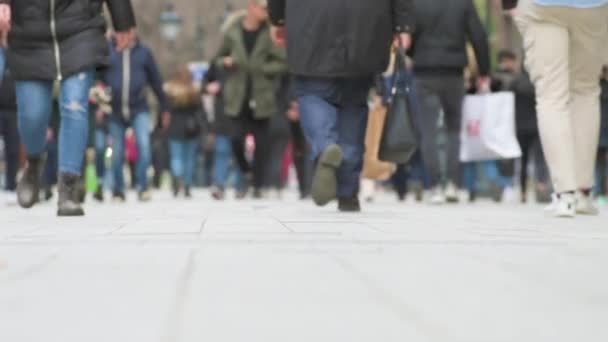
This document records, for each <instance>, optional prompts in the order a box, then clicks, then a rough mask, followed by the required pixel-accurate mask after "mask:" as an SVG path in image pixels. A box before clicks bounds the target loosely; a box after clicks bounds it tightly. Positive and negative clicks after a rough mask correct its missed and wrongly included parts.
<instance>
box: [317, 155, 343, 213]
mask: <svg viewBox="0 0 608 342" xmlns="http://www.w3.org/2000/svg"><path fill="white" fill-rule="evenodd" d="M340 164H342V149H341V148H340V146H338V145H335V144H333V145H329V146H328V147H327V148H326V149H325V151H323V153H322V154H321V156H320V157H319V161H318V163H317V169H316V171H315V176H314V178H313V180H312V199H313V201H314V202H315V204H316V205H318V206H321V207H322V206H325V205H327V204H328V203H329V202H331V201H333V200H335V199H336V197H337V193H338V179H337V176H336V170H337V169H338V168H339V167H340Z"/></svg>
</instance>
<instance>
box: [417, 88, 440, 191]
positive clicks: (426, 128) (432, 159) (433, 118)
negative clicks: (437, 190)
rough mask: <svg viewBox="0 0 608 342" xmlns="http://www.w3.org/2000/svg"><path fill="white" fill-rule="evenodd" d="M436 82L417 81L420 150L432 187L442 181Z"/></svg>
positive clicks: (438, 103)
mask: <svg viewBox="0 0 608 342" xmlns="http://www.w3.org/2000/svg"><path fill="white" fill-rule="evenodd" d="M434 83H435V80H433V79H424V78H419V79H418V80H417V81H416V89H417V91H418V97H419V100H420V101H419V104H420V115H419V117H418V123H419V129H420V152H421V154H422V160H423V162H424V166H425V168H426V171H427V174H428V177H429V181H430V186H431V187H436V186H438V185H439V182H440V181H441V167H440V163H439V153H438V147H437V137H438V135H439V129H438V121H439V112H440V111H441V101H440V98H439V95H438V94H437V93H436V91H435V90H434V87H433V85H434Z"/></svg>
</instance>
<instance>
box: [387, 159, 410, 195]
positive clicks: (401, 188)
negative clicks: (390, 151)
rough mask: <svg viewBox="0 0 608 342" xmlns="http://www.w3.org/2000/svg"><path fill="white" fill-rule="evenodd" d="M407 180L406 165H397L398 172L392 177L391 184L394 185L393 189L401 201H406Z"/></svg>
mask: <svg viewBox="0 0 608 342" xmlns="http://www.w3.org/2000/svg"><path fill="white" fill-rule="evenodd" d="M407 180H408V172H407V167H406V166H405V165H404V164H399V165H397V170H396V171H395V173H394V174H393V176H392V177H391V183H393V188H394V189H395V192H397V197H398V198H399V200H401V201H403V200H405V196H406V195H407Z"/></svg>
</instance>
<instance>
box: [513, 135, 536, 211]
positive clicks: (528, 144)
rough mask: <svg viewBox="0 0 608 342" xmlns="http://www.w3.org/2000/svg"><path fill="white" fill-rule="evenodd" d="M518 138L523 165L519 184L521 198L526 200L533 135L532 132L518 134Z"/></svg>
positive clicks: (523, 200)
mask: <svg viewBox="0 0 608 342" xmlns="http://www.w3.org/2000/svg"><path fill="white" fill-rule="evenodd" d="M517 140H518V141H519V145H520V146H521V167H520V170H519V186H520V189H521V200H522V202H525V201H526V198H527V195H528V163H529V160H530V152H531V150H532V142H533V136H532V137H531V136H530V134H523V133H522V134H518V135H517Z"/></svg>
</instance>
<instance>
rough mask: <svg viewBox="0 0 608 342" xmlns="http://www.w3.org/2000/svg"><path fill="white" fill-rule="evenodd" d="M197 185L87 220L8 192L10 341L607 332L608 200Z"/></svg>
mask: <svg viewBox="0 0 608 342" xmlns="http://www.w3.org/2000/svg"><path fill="white" fill-rule="evenodd" d="M195 195H196V200H195V201H192V202H188V201H184V200H179V201H173V200H172V199H171V198H170V197H169V196H168V194H165V193H158V194H156V198H155V201H154V202H152V203H149V204H141V203H137V202H135V201H130V202H129V203H128V204H127V205H115V204H105V205H99V204H94V203H88V204H87V207H86V209H87V212H88V216H86V217H85V218H76V219H58V218H56V217H54V212H55V208H54V206H53V205H51V204H47V205H41V206H39V207H37V208H34V209H33V210H30V211H22V210H19V209H17V208H16V207H15V206H14V205H10V206H7V205H2V204H3V203H6V202H7V201H9V200H10V199H8V198H6V195H0V341H10V342H39V341H51V342H54V341H57V342H72V341H74V342H76V341H78V342H81V341H84V340H86V341H100V342H106V341H113V342H122V341H125V342H127V341H128V342H140V341H141V342H148V341H160V342H166V341H170V342H178V341H185V342H190V341H197V342H198V341H219V342H224V341H226V342H232V341H235V342H236V341H239V342H240V341H261V342H274V341H277V342H279V341H280V342H284V341H290V342H292V341H295V342H299V341H307V342H308V341H362V342H367V341H374V342H375V341H400V342H402V341H406V340H407V341H441V342H444V341H462V342H470V341H480V342H489V341H505V342H506V341H509V342H511V341H535V342H536V341H551V342H553V341H564V342H566V341H568V342H569V341H586V342H587V341H593V342H594V341H598V342H600V341H601V342H603V341H607V340H608V325H607V324H606V322H608V320H607V317H608V212H606V211H604V212H602V215H601V216H599V217H582V218H579V219H577V220H558V219H552V218H547V217H545V216H544V215H543V213H542V210H541V208H540V207H537V206H534V205H528V206H522V205H514V204H509V205H495V204H491V203H479V204H476V205H469V204H462V205H459V206H447V207H440V208H438V207H432V206H428V205H425V204H414V203H406V204H398V203H396V202H395V201H394V200H393V198H392V196H380V197H379V198H378V201H377V202H376V203H374V204H370V205H368V206H366V208H365V212H364V213H362V214H360V215H357V214H348V215H344V214H339V213H337V212H336V211H335V208H323V209H318V208H314V207H313V206H312V205H311V204H310V203H307V202H298V201H296V200H295V199H294V198H292V197H294V196H289V195H288V198H286V199H283V200H281V201H279V200H266V201H258V202H250V201H241V202H237V201H227V202H224V203H217V202H212V201H210V200H208V198H209V195H208V194H207V193H204V192H200V193H196V194H195ZM3 196H4V197H3Z"/></svg>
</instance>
